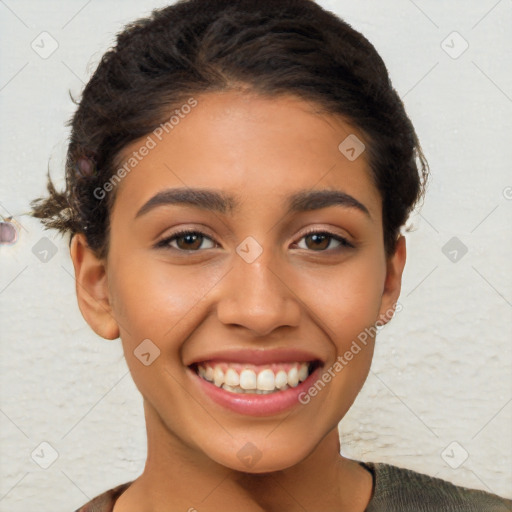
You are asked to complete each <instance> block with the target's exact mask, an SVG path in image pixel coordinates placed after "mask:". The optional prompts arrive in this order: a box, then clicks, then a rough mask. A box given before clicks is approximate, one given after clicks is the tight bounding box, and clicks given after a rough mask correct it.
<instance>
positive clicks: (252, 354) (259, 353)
mask: <svg viewBox="0 0 512 512" xmlns="http://www.w3.org/2000/svg"><path fill="white" fill-rule="evenodd" d="M204 361H210V362H227V363H242V364H243V363H251V364H254V365H264V364H272V363H288V362H290V363H291V362H299V363H301V362H308V361H321V362H322V363H323V361H322V359H321V358H320V357H318V355H316V354H313V353H312V352H307V351H304V350H297V349H292V348H281V349H279V348H277V349H261V350H257V349H245V350H224V351H218V352H210V353H208V354H204V356H201V359H195V360H194V361H193V362H192V363H189V364H188V365H187V366H190V365H191V364H194V363H201V362H204Z"/></svg>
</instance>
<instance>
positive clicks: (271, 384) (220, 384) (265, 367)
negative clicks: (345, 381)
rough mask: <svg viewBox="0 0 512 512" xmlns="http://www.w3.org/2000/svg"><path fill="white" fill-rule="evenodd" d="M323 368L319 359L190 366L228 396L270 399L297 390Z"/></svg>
mask: <svg viewBox="0 0 512 512" xmlns="http://www.w3.org/2000/svg"><path fill="white" fill-rule="evenodd" d="M321 365H322V362H321V361H320V360H318V359H315V360H311V361H290V362H280V363H271V364H262V365H256V364H251V363H234V362H228V361H213V360H207V361H201V362H198V363H194V364H192V365H190V369H191V370H192V371H193V372H195V373H196V375H197V376H198V377H199V378H201V379H203V380H205V381H207V382H209V383H211V384H213V385H214V386H216V387H217V388H221V389H223V390H225V391H227V392H228V393H233V394H252V395H269V394H277V393H282V392H285V391H286V390H288V389H290V388H296V387H297V386H299V384H300V383H302V382H304V381H305V380H307V379H308V377H309V376H310V375H311V374H312V373H313V372H314V371H315V370H316V369H317V368H319V367H320V366H321Z"/></svg>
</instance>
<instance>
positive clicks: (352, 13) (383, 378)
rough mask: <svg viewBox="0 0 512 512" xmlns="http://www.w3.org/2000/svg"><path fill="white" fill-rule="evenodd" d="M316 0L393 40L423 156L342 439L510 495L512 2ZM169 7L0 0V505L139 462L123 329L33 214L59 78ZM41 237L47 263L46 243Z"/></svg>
mask: <svg viewBox="0 0 512 512" xmlns="http://www.w3.org/2000/svg"><path fill="white" fill-rule="evenodd" d="M319 3H320V4H321V5H322V6H324V7H327V8H329V9H330V10H332V11H334V12H336V13H337V14H338V15H340V16H341V17H342V18H344V19H345V20H346V21H348V22H349V23H350V24H351V25H352V26H353V27H354V28H355V29H357V30H359V31H361V32H362V33H363V34H364V35H365V36H366V37H367V38H368V39H369V40H370V41H371V42H372V43H373V44H374V45H375V47H376V48H377V50H378V51H379V53H380V54H381V55H382V57H383V59H384V61H385V62H386V64H387V66H388V69H389V72H390V75H391V79H392V81H393V84H394V86H395V88H396V89H397V91H398V93H399V94H400V96H401V97H402V98H403V100H404V103H405V105H406V109H407V111H408V113H409V115H410V117H411V118H412V120H413V122H414V124H415V126H416V129H417V132H418V135H419V138H420V140H421V142H422V145H423V148H424V150H425V153H426V156H427V158H428V160H429V163H430V166H431V170H432V181H431V184H430V187H429V190H428V194H427V199H426V201H425V203H424V206H423V209H422V210H421V214H419V213H417V214H415V215H414V216H413V217H412V218H411V223H412V226H413V230H412V231H410V232H409V234H408V235H407V239H408V240H407V241H408V257H409V260H408V263H407V265H406V269H405V276H404V283H403V292H402V296H401V299H400V302H401V303H402V305H403V310H402V311H401V312H400V313H399V314H398V315H397V316H396V317H395V319H394V320H393V321H392V322H391V323H390V324H389V325H388V326H386V327H385V328H384V329H382V332H381V333H380V334H379V337H378V340H377V346H376V353H375V358H374V362H373V365H372V369H371V373H370V375H369V377H368V380H367V383H366V385H365V387H364V388H363V391H362V392H361V394H360V395H359V397H358V398H357V400H356V402H355V404H354V405H353V407H352V409H351V410H350V411H349V414H348V415H347V416H346V418H345V419H344V420H343V421H342V423H341V425H340V433H341V440H342V453H343V454H345V455H347V456H349V457H352V458H356V459H359V460H369V461H383V462H388V463H392V464H396V465H400V466H403V467H407V468H411V469H414V470H416V471H420V472H423V473H428V474H430V475H436V476H438V477H440V478H443V479H446V480H450V481H452V482H454V483H457V484H460V485H465V486H468V487H474V488H479V489H485V490H488V491H491V492H494V493H498V494H502V495H505V496H508V497H510V496H512V403H511V401H512V379H511V372H510V369H511V364H512V348H511V343H510V342H511V338H512V332H511V320H512V318H511V316H512V315H511V312H512V310H511V307H512V277H511V272H510V261H511V260H512V242H511V237H510V232H511V230H510V227H511V225H512V222H511V221H512V200H511V199H512V188H511V187H512V175H511V172H510V162H511V161H512V151H511V146H512V145H511V143H510V141H511V130H510V117H511V115H512V73H511V70H512V66H511V63H510V58H509V53H510V47H511V36H510V27H511V26H512V2H511V1H510V0H501V1H496V0H478V1H475V0H472V1H451V2H433V1H430V2H429V1H422V0H417V1H416V2H413V1H409V0H393V1H384V2H370V1H369V0H364V1H359V2H353V1H345V0H331V1H327V0H323V1H320V2H319ZM166 4H168V2H166V1H162V0H124V1H121V0H102V1H100V0H90V1H86V0H68V1H66V2H64V1H55V0H45V1H35V0H0V35H1V44H0V52H1V53H0V56H1V59H0V116H1V119H2V122H1V124H0V137H1V138H0V141H1V142H0V144H1V146H0V172H1V180H0V190H1V195H0V214H1V215H2V216H3V217H9V216H13V217H14V219H15V221H17V222H18V226H19V230H20V233H19V240H18V241H17V243H16V244H14V245H12V246H0V256H1V270H0V300H1V310H0V311H1V323H0V325H1V337H2V343H1V353H0V356H1V372H0V398H1V402H0V427H1V437H0V450H1V456H0V510H1V511H8V510H9V511H12V512H26V511H27V510H35V509H37V510H39V511H41V512H45V511H48V512H50V511H52V512H55V511H62V512H65V511H71V510H74V509H75V508H77V507H78V506H80V505H82V504H83V503H85V502H86V501H87V500H88V499H90V498H92V497H93V496H95V495H97V494H99V493H100V492H102V491H104V490H106V489H108V488H111V487H113V486H115V485H117V484H119V483H122V482H126V481H129V480H132V479H134V478H135V477H136V476H138V475H139V474H140V472H141V471H142V468H143V465H144V459H145V430H144V421H143V415H142V401H141V397H140V395H139V393H138V391H137V390H136V388H135V386H134V384H133V382H132V380H131V377H130V376H129V374H128V373H127V367H126V364H125V362H124V359H123V355H122V351H121V346H120V341H119V340H116V341H106V340H103V339H101V338H99V337H97V336H96V335H95V334H94V333H93V332H92V330H91V329H90V328H89V327H88V325H87V324H86V323H85V321H84V320H83V318H82V316H81V314H80V312H79V310H78V307H77V304H76V298H75V291H74V285H75V283H74V281H73V269H72V264H71V260H70V258H69V252H68V246H67V240H66V239H62V238H61V237H60V236H58V235H56V233H55V232H52V231H44V230H43V228H42V226H41V225H40V224H39V222H38V221H37V220H35V219H31V218H30V217H28V216H27V215H26V213H27V211H28V203H29V201H30V200H31V199H33V198H35V197H37V196H39V195H41V194H42V193H43V192H44V187H45V174H46V170H47V166H48V165H49V166H50V168H51V171H52V175H53V176H54V178H55V179H56V180H57V182H58V183H59V184H61V183H63V163H64V155H65V149H66V137H67V136H68V129H67V128H66V127H65V122H66V121H67V119H68V118H69V117H70V115H71V114H72V112H73V110H74V105H73V104H72V102H71V100H70V99H69V96H68V90H70V91H71V92H72V93H73V94H74V95H75V96H76V95H78V94H79V93H80V91H81V88H82V87H83V84H84V83H85V82H86V81H87V80H88V78H89V77H90V75H91V73H92V71H93V70H94V69H95V66H96V64H97V63H98V61H99V59H100V57H101V55H102V54H103V52H104V51H105V50H106V49H107V48H108V47H109V46H110V45H111V44H112V43H113V40H114V35H115V34H116V33H117V32H118V31H119V30H120V29H121V28H122V26H123V25H124V24H125V23H126V22H128V21H131V20H133V19H135V18H138V17H141V16H143V15H146V14H148V13H149V12H150V10H151V9H152V8H156V7H160V6H163V5H166ZM454 31H456V32H457V33H458V34H453V32H454ZM42 32H48V33H49V34H50V35H51V38H53V39H54V40H55V41H56V42H57V44H58V48H57V49H56V50H55V51H54V53H52V54H51V55H49V56H45V57H47V58H43V57H42V56H41V55H40V54H38V53H36V51H34V49H33V47H32V46H34V47H36V48H39V51H40V52H42V51H43V49H45V51H49V50H50V49H51V44H52V43H51V39H49V38H48V36H46V35H41V33H42ZM44 38H46V39H44ZM33 41H34V43H33ZM443 41H444V42H443ZM466 45H469V46H468V48H467V49H465V48H466ZM464 49H465V51H463V50H464ZM43 237H47V238H48V239H49V240H48V241H47V240H43V242H41V239H42V238H43ZM49 242H51V243H52V244H53V246H54V247H55V251H54V252H55V254H53V253H51V252H50V253H48V256H47V261H42V260H41V259H40V258H39V257H37V250H36V249H37V247H40V246H37V245H36V244H41V243H43V244H47V246H48V247H52V246H51V245H49ZM446 244H448V245H446ZM34 246H35V247H36V249H34ZM466 250H467V252H466ZM454 251H455V252H454ZM42 442H45V443H48V444H43V445H41V443H42ZM57 454H58V456H57ZM55 456H57V458H56V460H55V461H53V459H54V458H55ZM466 457H467V458H466ZM52 461H53V463H52V464H51V465H50V466H49V467H48V468H47V469H44V468H43V467H41V466H44V465H48V464H49V463H50V462H52Z"/></svg>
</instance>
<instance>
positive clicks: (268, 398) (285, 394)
mask: <svg viewBox="0 0 512 512" xmlns="http://www.w3.org/2000/svg"><path fill="white" fill-rule="evenodd" d="M224 355H225V354H224ZM223 360H225V359H223ZM295 360H296V359H295ZM245 361H247V359H245ZM274 361H275V360H274ZM234 362H235V361H234ZM265 363H268V361H265ZM265 363H262V364H265ZM321 369H322V366H319V367H318V368H316V370H314V371H313V372H312V373H311V375H309V376H308V378H307V379H306V380H305V381H304V382H300V383H299V385H298V386H297V387H295V388H290V389H287V390H286V391H279V392H276V393H271V394H268V395H257V394H252V393H248V394H245V393H244V394H242V393H232V392H231V391H226V390H225V389H222V388H219V387H217V386H216V385H215V384H212V383H211V382H208V381H207V380H205V379H203V378H201V377H199V375H197V373H195V371H194V370H192V369H190V374H191V376H192V380H193V382H194V386H197V388H198V389H199V392H200V393H204V394H205V395H206V396H208V397H209V398H210V399H211V400H213V401H214V402H215V403H217V404H218V405H220V406H222V407H224V408H226V409H229V410H231V411H233V412H236V413H239V414H246V415H248V416H271V415H273V414H278V413H280V412H283V411H286V410H288V409H291V408H292V407H294V406H297V405H301V402H300V401H299V395H300V394H301V393H303V392H307V390H308V389H309V387H310V386H311V385H312V384H313V383H314V382H316V381H317V380H318V378H319V375H320V371H321Z"/></svg>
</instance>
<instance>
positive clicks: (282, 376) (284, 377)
mask: <svg viewBox="0 0 512 512" xmlns="http://www.w3.org/2000/svg"><path fill="white" fill-rule="evenodd" d="M274 383H275V386H276V388H277V389H283V388H284V387H285V386H286V385H287V384H288V374H287V373H286V372H285V371H284V370H279V371H278V372H277V373H276V378H275V382H274Z"/></svg>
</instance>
